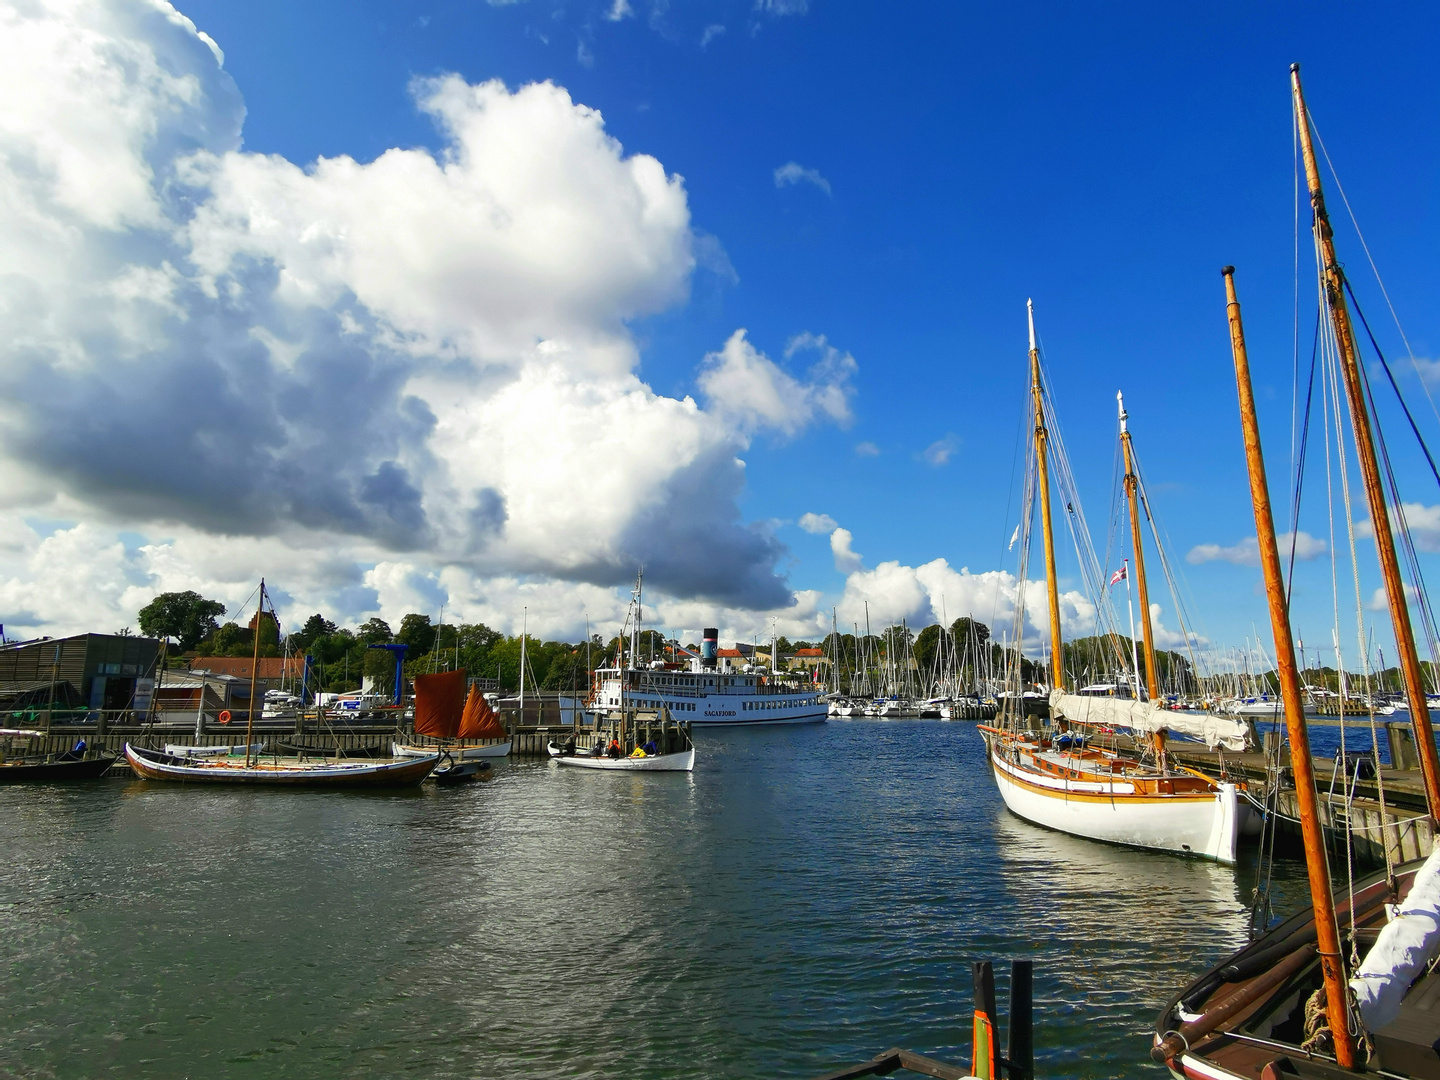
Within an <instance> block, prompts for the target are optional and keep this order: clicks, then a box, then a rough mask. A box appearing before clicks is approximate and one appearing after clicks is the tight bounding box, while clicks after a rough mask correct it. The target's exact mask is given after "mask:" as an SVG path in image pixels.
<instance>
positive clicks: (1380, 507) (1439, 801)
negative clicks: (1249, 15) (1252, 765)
mask: <svg viewBox="0 0 1440 1080" xmlns="http://www.w3.org/2000/svg"><path fill="white" fill-rule="evenodd" d="M1290 88H1291V91H1292V92H1293V94H1294V97H1295V122H1296V124H1297V125H1298V127H1299V132H1300V151H1301V154H1302V155H1303V157H1304V159H1305V182H1306V184H1307V185H1308V186H1309V189H1310V206H1311V209H1312V210H1313V211H1314V215H1315V216H1314V228H1315V242H1316V243H1317V244H1318V245H1319V246H1320V258H1321V261H1322V264H1323V268H1322V271H1321V274H1322V280H1323V284H1324V287H1325V302H1326V304H1327V305H1328V307H1329V309H1330V321H1331V323H1332V324H1333V326H1334V328H1335V340H1336V342H1337V343H1338V344H1339V346H1340V370H1341V372H1342V374H1343V376H1344V379H1345V397H1346V400H1347V401H1348V403H1349V406H1350V425H1351V428H1352V429H1353V431H1354V433H1355V451H1356V454H1357V456H1358V457H1359V458H1360V471H1361V474H1362V475H1363V476H1364V478H1365V499H1366V502H1367V503H1368V504H1369V508H1370V523H1371V525H1372V527H1373V529H1374V533H1375V550H1376V552H1377V553H1378V554H1379V556H1380V573H1381V575H1382V576H1383V577H1384V579H1385V595H1386V596H1387V597H1388V598H1389V601H1390V621H1391V622H1392V623H1393V624H1394V627H1395V645H1396V648H1398V649H1399V651H1400V670H1401V672H1402V673H1403V674H1404V676H1405V696H1406V699H1407V700H1408V701H1409V703H1410V720H1411V723H1412V724H1413V725H1414V728H1415V745H1416V747H1417V749H1418V750H1419V752H1420V753H1419V756H1420V774H1421V777H1422V778H1423V779H1424V781H1425V798H1426V802H1427V804H1428V805H1429V807H1430V817H1431V818H1432V819H1437V820H1440V763H1437V760H1436V755H1435V731H1434V728H1432V727H1431V725H1430V707H1429V704H1428V702H1427V701H1426V700H1425V683H1424V679H1423V677H1422V676H1421V673H1420V657H1419V655H1418V654H1417V653H1416V651H1415V631H1414V629H1413V628H1412V626H1411V625H1410V607H1409V602H1408V600H1407V599H1406V596H1405V583H1404V581H1403V580H1402V579H1401V577H1400V561H1399V559H1397V558H1396V556H1395V536H1394V533H1393V532H1392V531H1391V529H1390V513H1389V508H1388V506H1387V505H1386V500H1385V488H1384V486H1383V485H1382V483H1381V480H1380V464H1379V462H1378V460H1377V459H1376V456H1375V439H1374V435H1373V434H1372V432H1371V429H1370V413H1369V411H1368V410H1367V409H1366V406H1365V391H1364V387H1363V386H1362V384H1361V381H1360V358H1359V350H1358V349H1357V348H1356V346H1355V328H1354V326H1353V324H1352V323H1351V322H1350V309H1349V308H1348V307H1347V306H1346V304H1345V272H1344V271H1343V270H1342V269H1341V268H1340V263H1339V261H1338V260H1337V259H1336V258H1335V237H1334V233H1333V232H1332V230H1331V228H1330V215H1329V214H1328V213H1326V210H1325V193H1324V191H1323V190H1322V189H1321V186H1320V167H1319V165H1318V164H1317V163H1316V161H1315V147H1314V144H1313V143H1312V141H1311V137H1310V114H1309V113H1308V112H1307V111H1306V110H1305V95H1304V93H1303V92H1302V91H1301V89H1300V65H1299V64H1291V65H1290Z"/></svg>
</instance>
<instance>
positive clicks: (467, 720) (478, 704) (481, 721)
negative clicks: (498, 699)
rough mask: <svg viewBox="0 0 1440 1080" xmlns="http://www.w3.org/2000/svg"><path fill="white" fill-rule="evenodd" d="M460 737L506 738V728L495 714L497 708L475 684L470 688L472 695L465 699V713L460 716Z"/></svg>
mask: <svg viewBox="0 0 1440 1080" xmlns="http://www.w3.org/2000/svg"><path fill="white" fill-rule="evenodd" d="M460 738H462V739H503V738H505V728H504V726H503V725H502V724H501V723H500V718H499V717H497V716H496V715H495V710H494V709H492V708H490V703H489V702H488V701H486V700H485V695H483V694H482V693H480V691H479V689H477V688H476V687H474V686H472V687H471V688H470V697H469V698H467V699H466V701H465V714H464V715H463V716H462V717H461V718H460Z"/></svg>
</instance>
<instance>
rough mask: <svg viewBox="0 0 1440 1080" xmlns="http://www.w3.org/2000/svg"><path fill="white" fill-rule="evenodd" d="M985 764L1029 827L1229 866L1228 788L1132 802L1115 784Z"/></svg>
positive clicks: (1234, 805)
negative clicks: (1063, 777)
mask: <svg viewBox="0 0 1440 1080" xmlns="http://www.w3.org/2000/svg"><path fill="white" fill-rule="evenodd" d="M990 764H991V767H992V768H993V769H994V772H995V783H996V786H997V787H999V789H1000V796H1001V798H1003V799H1004V800H1005V805H1006V806H1007V807H1009V808H1010V811H1011V812H1012V813H1014V814H1016V815H1018V816H1020V817H1022V818H1024V819H1025V820H1026V821H1031V822H1034V823H1035V824H1036V825H1044V826H1045V827H1046V828H1050V829H1056V830H1058V831H1060V832H1065V833H1070V834H1071V835H1072V836H1083V837H1086V838H1088V839H1090V840H1103V841H1105V842H1107V843H1111V844H1125V845H1127V846H1129V847H1142V848H1153V849H1155V850H1157V851H1173V852H1179V853H1181V854H1186V855H1197V856H1200V857H1201V858H1206V859H1214V860H1215V861H1216V862H1221V863H1233V862H1234V861H1235V844H1236V838H1237V836H1238V834H1239V821H1240V808H1239V798H1238V795H1237V793H1236V788H1235V785H1234V784H1226V783H1221V784H1218V785H1217V787H1218V790H1217V791H1215V792H1213V793H1210V794H1205V795H1193V794H1186V795H1152V794H1136V793H1135V792H1134V790H1133V786H1132V785H1130V784H1127V783H1124V782H1118V781H1117V782H1113V783H1080V782H1069V783H1068V784H1067V782H1066V781H1064V780H1061V779H1058V778H1054V777H1048V776H1044V775H1041V774H1038V773H1035V772H1032V771H1030V770H1026V769H1023V768H1020V767H1017V766H1016V765H1014V764H1013V763H1010V762H1007V761H1004V760H1003V759H1001V758H1000V757H999V756H998V755H997V754H996V753H994V751H993V750H992V752H991V754H990Z"/></svg>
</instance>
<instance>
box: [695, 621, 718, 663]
mask: <svg viewBox="0 0 1440 1080" xmlns="http://www.w3.org/2000/svg"><path fill="white" fill-rule="evenodd" d="M719 652H720V631H719V630H718V629H716V628H715V627H713V626H707V627H706V628H705V633H704V636H703V637H701V639H700V666H701V667H707V668H713V667H714V666H715V661H716V658H717V657H718V656H719Z"/></svg>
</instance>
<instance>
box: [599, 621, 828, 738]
mask: <svg viewBox="0 0 1440 1080" xmlns="http://www.w3.org/2000/svg"><path fill="white" fill-rule="evenodd" d="M717 634H718V631H717V630H714V629H706V630H705V634H704V638H703V641H702V644H701V646H700V655H699V656H698V657H693V658H692V659H691V660H690V661H689V663H688V664H674V663H665V662H661V661H656V662H655V663H653V664H651V665H650V666H649V667H648V668H636V667H625V668H616V667H610V668H598V669H597V670H596V672H595V694H594V702H593V704H592V706H591V708H592V709H593V711H594V712H595V713H596V715H597V717H598V718H599V719H601V720H605V719H609V714H612V713H613V714H615V715H616V716H617V717H618V716H619V714H620V712H621V710H622V709H658V708H660V707H661V706H662V705H663V706H664V707H665V708H667V709H669V710H670V712H671V713H672V714H673V715H674V717H675V719H676V720H689V721H690V722H691V724H693V725H694V726H695V727H715V726H719V725H721V724H731V725H739V724H749V725H761V724H764V725H774V724H820V723H824V721H825V717H826V714H827V713H828V711H829V706H828V703H827V702H826V701H825V700H824V691H823V689H822V688H820V687H816V686H810V685H808V684H806V685H797V684H796V683H794V682H786V681H785V680H784V679H783V678H781V677H779V676H777V675H775V674H774V673H771V672H764V671H757V670H755V669H754V668H753V667H751V666H749V665H747V666H746V667H742V668H740V669H739V670H736V669H735V668H734V667H733V666H731V665H730V664H729V663H728V661H729V660H730V658H729V657H724V658H721V657H720V656H719V655H718V652H719V650H718V649H717V648H716V645H717V641H716V635H717ZM632 655H633V654H632ZM722 659H723V660H725V661H726V663H723V664H722V663H721V662H720V661H721V660H722Z"/></svg>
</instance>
